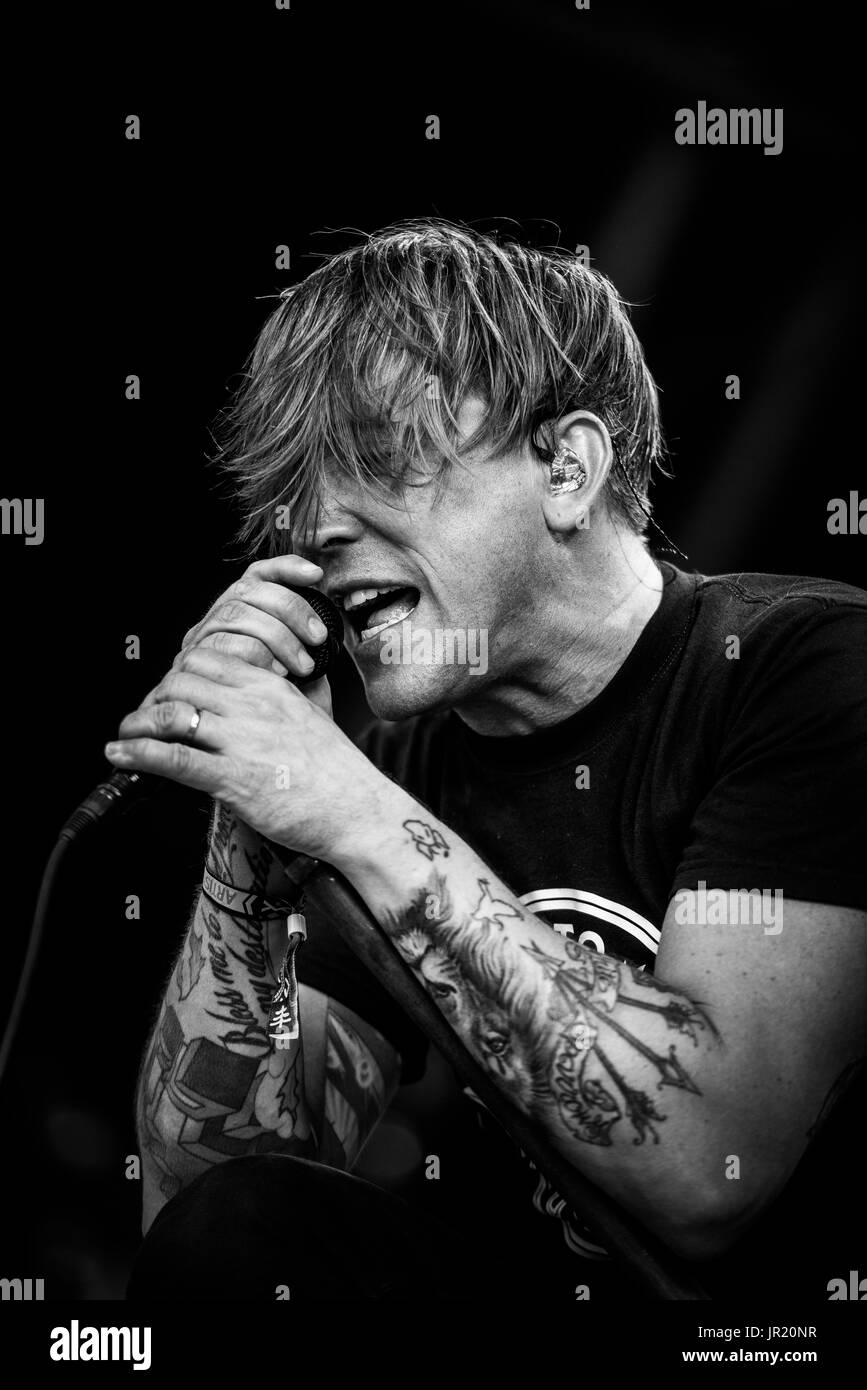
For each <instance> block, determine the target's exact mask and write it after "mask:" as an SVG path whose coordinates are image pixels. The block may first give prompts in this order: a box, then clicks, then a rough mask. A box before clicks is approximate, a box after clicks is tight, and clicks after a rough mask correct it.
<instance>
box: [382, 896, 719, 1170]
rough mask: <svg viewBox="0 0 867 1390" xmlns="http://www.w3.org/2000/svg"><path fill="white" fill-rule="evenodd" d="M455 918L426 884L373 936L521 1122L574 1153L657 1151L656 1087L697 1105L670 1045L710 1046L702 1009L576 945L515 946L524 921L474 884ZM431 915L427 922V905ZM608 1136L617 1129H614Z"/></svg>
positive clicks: (710, 1028)
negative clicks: (391, 950) (643, 1147)
mask: <svg viewBox="0 0 867 1390" xmlns="http://www.w3.org/2000/svg"><path fill="white" fill-rule="evenodd" d="M477 885H478V891H479V897H478V901H477V902H476V904H475V906H474V907H473V908H472V910H471V911H470V912H469V913H466V914H464V915H461V914H460V913H458V914H455V912H454V908H453V903H452V899H451V895H450V892H449V889H448V885H447V883H446V880H445V878H444V877H443V875H442V874H440V873H437V872H434V873H433V874H432V875H431V878H430V881H429V883H428V884H427V885H426V886H425V887H423V888H421V889H419V890H418V891H417V893H416V894H415V895H414V897H413V899H412V900H411V902H410V903H409V904H408V906H407V907H405V908H404V909H403V910H402V911H400V912H397V913H392V914H387V915H386V916H385V917H384V922H383V925H384V926H385V929H386V931H387V932H388V934H389V936H390V938H391V940H392V942H393V944H394V945H395V947H396V949H397V950H398V952H399V953H400V955H401V956H402V957H403V959H404V960H405V961H406V962H407V963H408V964H409V965H410V966H411V967H412V969H413V970H414V972H415V974H416V975H417V977H418V978H419V979H420V981H421V983H422V984H423V985H424V986H425V988H426V989H427V990H428V992H429V993H430V994H431V996H432V997H433V999H434V1000H435V1001H436V1003H437V1005H438V1006H439V1008H440V1009H441V1011H442V1012H443V1014H444V1015H445V1017H446V1018H447V1020H448V1021H449V1023H450V1024H451V1026H452V1027H453V1028H454V1030H455V1032H456V1033H457V1034H458V1035H459V1036H460V1037H461V1039H462V1040H463V1042H464V1043H465V1044H466V1046H467V1047H468V1048H469V1050H470V1051H471V1052H473V1053H474V1055H475V1056H476V1057H477V1058H478V1059H479V1060H480V1061H482V1063H483V1064H484V1065H485V1066H486V1067H487V1068H488V1070H489V1071H490V1072H491V1073H492V1075H493V1076H494V1078H495V1079H496V1080H497V1081H498V1082H499V1084H500V1085H501V1086H502V1087H503V1089H505V1090H506V1091H508V1092H509V1093H510V1094H511V1095H512V1097H513V1099H514V1100H515V1101H516V1102H517V1103H518V1104H519V1105H520V1106H521V1107H522V1108H523V1109H524V1110H525V1111H526V1112H527V1113H528V1114H530V1115H537V1116H538V1117H539V1118H540V1119H541V1120H542V1121H547V1122H548V1123H549V1124H550V1123H551V1122H552V1120H553V1121H554V1122H555V1123H556V1124H557V1125H559V1126H562V1127H563V1128H565V1129H566V1130H567V1131H568V1133H569V1134H571V1135H573V1136H574V1137H575V1138H576V1139H579V1140H581V1141H582V1142H584V1143H588V1144H596V1145H603V1146H610V1145H611V1144H612V1143H613V1142H614V1138H615V1136H616V1135H617V1134H629V1133H631V1136H632V1142H633V1143H634V1144H643V1143H644V1142H645V1141H646V1139H647V1138H648V1136H649V1137H650V1138H651V1139H652V1141H653V1143H659V1137H660V1136H659V1126H660V1125H661V1124H662V1123H663V1122H664V1121H665V1119H666V1114H665V1113H664V1111H663V1110H662V1109H661V1105H660V1099H659V1096H658V1094H657V1093H658V1092H660V1091H662V1090H663V1089H664V1088H666V1087H670V1088H674V1089H677V1090H682V1091H688V1092H691V1093H693V1094H695V1095H700V1094H701V1092H700V1091H699V1088H698V1086H697V1085H696V1083H695V1081H694V1080H693V1078H692V1077H691V1076H690V1074H689V1072H688V1071H687V1069H686V1067H685V1066H684V1064H683V1062H682V1061H681V1059H680V1057H679V1055H678V1051H677V1044H676V1042H675V1041H672V1040H671V1038H670V1034H672V1033H675V1034H678V1035H680V1036H683V1037H684V1038H686V1039H688V1040H689V1041H690V1042H691V1043H692V1045H693V1047H694V1048H697V1047H698V1046H699V1042H700V1040H701V1039H702V1038H704V1039H708V1040H709V1039H713V1040H714V1041H716V1042H719V1041H720V1038H719V1034H718V1033H717V1030H716V1028H715V1027H714V1025H713V1023H712V1022H711V1020H710V1018H709V1017H708V1015H707V1013H706V1012H705V1011H704V1009H703V1008H702V1007H701V1005H700V1004H699V1003H698V1002H697V1001H695V1000H691V999H688V998H686V997H685V996H684V995H682V994H680V993H678V992H677V991H676V990H672V989H667V988H666V987H665V986H664V985H661V984H660V983H659V982H658V981H656V980H654V979H653V978H652V977H648V976H647V975H645V974H644V973H643V972H641V971H640V970H638V969H636V968H635V967H634V966H631V965H629V964H627V963H625V962H620V961H616V960H612V959H611V958H610V957H607V956H601V955H599V954H598V953H597V952H595V951H592V950H589V949H588V948H586V947H583V946H579V945H578V944H577V942H574V941H565V942H563V947H562V950H555V949H554V948H553V947H552V949H551V950H550V951H547V950H545V949H543V948H542V947H541V946H540V945H539V944H538V943H537V942H535V941H531V940H526V939H525V940H521V939H520V937H521V934H522V933H521V928H522V927H523V926H528V925H529V918H528V915H527V914H526V913H524V912H523V911H522V910H521V909H520V908H519V907H518V906H517V905H516V904H513V903H509V902H506V901H504V900H502V899H500V898H498V897H497V896H496V893H495V892H492V890H491V884H490V880H488V879H478V880H477ZM433 904H436V907H437V910H436V912H432V905H433ZM618 1126H619V1129H618V1128H617V1127H618Z"/></svg>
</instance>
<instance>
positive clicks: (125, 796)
mask: <svg viewBox="0 0 867 1390" xmlns="http://www.w3.org/2000/svg"><path fill="white" fill-rule="evenodd" d="M292 591H293V593H296V594H299V595H300V597H301V598H303V599H304V601H305V602H306V603H309V604H310V607H311V608H312V609H313V610H314V612H315V613H316V614H317V615H318V616H319V617H320V618H321V619H322V621H323V623H324V624H325V626H326V627H327V629H328V636H327V637H326V639H325V641H324V642H321V643H320V644H319V646H316V647H308V646H307V645H306V643H305V644H304V645H305V648H306V650H307V651H308V652H309V653H310V656H311V657H312V658H313V663H314V665H313V670H312V671H310V672H309V674H308V675H305V676H291V677H290V676H287V677H286V679H287V680H291V681H292V684H293V685H298V686H302V685H309V683H310V682H311V681H315V680H319V678H320V676H324V675H325V674H326V672H327V671H329V670H331V669H333V667H334V663H335V661H336V660H337V657H338V655H339V652H340V648H341V647H342V646H343V619H342V618H341V616H340V614H339V612H338V611H337V609H336V608H335V606H334V604H333V603H332V602H331V600H330V599H327V598H326V597H325V595H324V594H320V593H319V591H318V590H317V589H307V588H298V587H295V586H293V590H292ZM159 780H160V779H159V778H158V777H155V776H154V775H153V774H152V773H141V772H122V771H119V770H118V771H115V772H113V773H112V774H111V776H110V777H108V778H106V780H105V781H104V782H100V784H99V786H98V787H94V789H93V791H92V792H91V793H90V795H89V796H86V797H85V799H84V801H82V803H81V805H80V806H78V807H77V808H76V810H75V811H73V813H72V815H71V816H70V817H69V820H68V821H67V822H66V824H65V825H64V827H63V829H62V830H61V832H60V839H61V840H67V841H68V840H74V839H75V838H76V837H77V836H78V835H80V834H81V832H82V830H86V829H87V827H88V826H91V825H96V824H97V823H98V822H99V821H101V820H103V819H104V817H105V816H106V815H108V814H109V813H110V812H113V811H116V810H119V809H121V808H123V807H126V806H128V805H130V803H131V802H132V801H133V800H134V799H135V798H136V797H138V796H141V795H142V794H144V793H145V792H147V791H148V790H149V789H151V788H152V787H153V786H154V784H155V783H156V782H158V781H159Z"/></svg>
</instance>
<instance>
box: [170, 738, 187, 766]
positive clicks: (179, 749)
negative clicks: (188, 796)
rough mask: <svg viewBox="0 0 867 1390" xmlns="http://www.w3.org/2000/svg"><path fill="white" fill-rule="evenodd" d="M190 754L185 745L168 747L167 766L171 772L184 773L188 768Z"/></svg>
mask: <svg viewBox="0 0 867 1390" xmlns="http://www.w3.org/2000/svg"><path fill="white" fill-rule="evenodd" d="M191 757H192V754H191V752H190V749H189V748H188V747H187V745H186V744H185V743H172V744H170V745H169V765H170V767H171V769H172V771H173V772H186V771H187V769H188V768H189V766H190V760H191Z"/></svg>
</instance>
